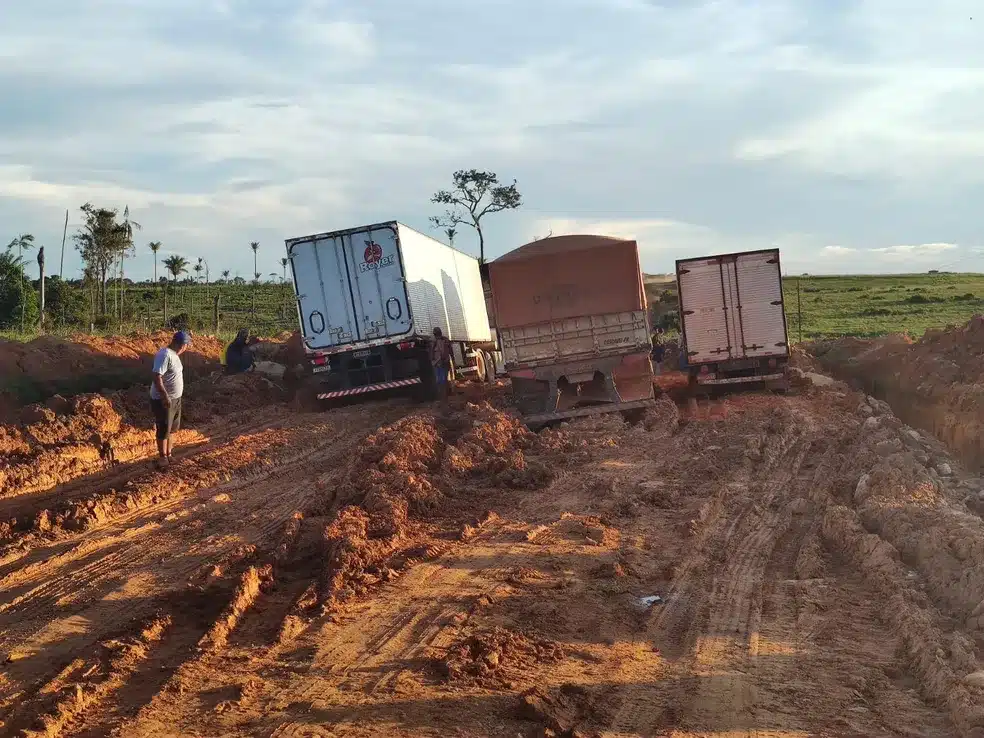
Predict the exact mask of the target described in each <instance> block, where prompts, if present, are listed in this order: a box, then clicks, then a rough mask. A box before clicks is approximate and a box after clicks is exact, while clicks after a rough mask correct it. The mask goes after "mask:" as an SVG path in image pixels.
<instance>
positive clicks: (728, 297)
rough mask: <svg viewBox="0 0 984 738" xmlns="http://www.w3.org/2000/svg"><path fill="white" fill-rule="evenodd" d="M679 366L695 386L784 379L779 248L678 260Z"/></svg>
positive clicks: (771, 383) (784, 382)
mask: <svg viewBox="0 0 984 738" xmlns="http://www.w3.org/2000/svg"><path fill="white" fill-rule="evenodd" d="M676 276H677V291H678V295H679V300H680V329H681V332H682V334H683V335H682V343H683V351H682V352H681V367H682V368H683V369H684V370H685V371H687V372H688V373H689V374H690V378H691V384H692V385H697V386H707V387H713V386H720V385H740V384H748V383H752V382H759V383H764V384H765V385H766V386H767V387H769V388H771V389H786V388H787V387H788V384H789V379H788V374H787V372H788V363H789V339H788V337H787V333H786V311H785V306H784V304H783V297H782V271H781V266H780V262H779V249H764V250H761V251H746V252H743V253H738V254H725V255H723V256H702V257H698V258H693V259H679V260H677V262H676Z"/></svg>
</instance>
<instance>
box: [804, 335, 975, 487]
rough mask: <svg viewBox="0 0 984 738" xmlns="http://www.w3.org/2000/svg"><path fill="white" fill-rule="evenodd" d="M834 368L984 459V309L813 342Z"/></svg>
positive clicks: (970, 460) (967, 456)
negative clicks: (865, 336)
mask: <svg viewBox="0 0 984 738" xmlns="http://www.w3.org/2000/svg"><path fill="white" fill-rule="evenodd" d="M810 352H811V353H812V354H813V356H815V357H816V359H817V360H818V361H819V363H820V364H821V365H822V366H823V367H824V368H825V369H826V370H827V371H830V372H831V373H833V374H834V375H836V376H838V377H840V378H842V379H845V380H847V381H849V382H851V383H852V384H854V385H855V386H857V387H859V388H862V389H864V390H865V391H866V392H868V393H870V394H871V395H874V396H875V397H877V398H879V399H881V400H884V401H885V402H887V403H888V404H889V405H891V406H892V407H893V408H894V410H895V413H896V414H897V415H898V416H899V417H900V418H902V419H903V420H905V421H906V422H907V423H909V424H910V425H913V426H916V427H918V428H923V429H925V430H927V431H929V432H931V433H933V434H934V435H935V436H936V437H937V438H938V439H939V440H941V441H943V442H944V443H946V444H947V445H948V446H949V447H950V448H952V449H953V450H954V452H955V453H957V454H958V455H959V456H960V458H961V459H962V460H963V462H964V463H965V464H967V465H968V466H971V467H973V468H976V469H980V468H982V465H984V453H982V451H984V316H976V317H975V318H973V319H972V320H970V321H969V322H968V323H967V324H966V325H964V326H962V327H960V328H953V329H950V330H946V331H943V330H930V331H927V332H926V334H925V335H924V336H923V338H921V339H920V340H918V341H915V342H912V341H910V340H909V339H908V338H906V337H905V336H890V337H887V338H881V339H873V340H861V339H856V338H846V339H839V340H836V341H821V342H817V343H815V344H813V345H812V346H810Z"/></svg>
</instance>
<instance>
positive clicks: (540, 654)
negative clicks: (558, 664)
mask: <svg viewBox="0 0 984 738" xmlns="http://www.w3.org/2000/svg"><path fill="white" fill-rule="evenodd" d="M564 658H565V653H564V649H563V648H562V647H561V646H560V644H558V643H555V642H553V641H546V640H542V639H537V638H529V637H527V636H525V635H523V634H522V633H515V632H513V631H510V630H506V629H504V628H498V627H495V628H491V629H489V630H483V631H480V632H477V633H473V634H471V635H469V636H467V637H466V638H463V639H461V640H460V641H458V642H457V643H455V644H454V645H453V646H451V647H450V648H449V649H448V650H447V652H446V653H445V654H444V656H443V657H441V658H440V659H439V660H438V664H437V667H438V671H439V673H440V674H441V675H442V676H443V677H444V679H445V680H446V681H448V682H453V683H457V684H469V685H471V684H474V685H477V686H480V687H485V688H486V689H501V688H503V687H505V686H507V685H508V683H509V682H510V681H511V680H512V679H515V678H516V677H519V676H522V674H523V673H524V672H525V671H527V670H529V669H531V668H533V667H535V666H536V665H538V664H545V663H551V662H555V661H562V660H563V659H564Z"/></svg>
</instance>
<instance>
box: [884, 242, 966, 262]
mask: <svg viewBox="0 0 984 738" xmlns="http://www.w3.org/2000/svg"><path fill="white" fill-rule="evenodd" d="M958 248H960V247H959V246H957V244H955V243H918V244H908V245H898V246H883V247H881V248H877V249H869V251H870V252H871V253H873V254H881V255H883V256H885V257H888V258H892V259H916V258H920V257H935V256H938V255H940V254H942V253H946V252H950V251H954V250H956V249H958Z"/></svg>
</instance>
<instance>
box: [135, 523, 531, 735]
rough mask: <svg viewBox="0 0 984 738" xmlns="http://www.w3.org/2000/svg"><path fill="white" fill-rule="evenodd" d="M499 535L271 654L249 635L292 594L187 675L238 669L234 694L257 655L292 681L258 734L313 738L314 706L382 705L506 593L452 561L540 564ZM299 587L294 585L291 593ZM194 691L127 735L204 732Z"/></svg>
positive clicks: (474, 542)
mask: <svg viewBox="0 0 984 738" xmlns="http://www.w3.org/2000/svg"><path fill="white" fill-rule="evenodd" d="M500 533H501V530H500V528H499V527H498V526H497V525H495V524H493V525H489V526H488V528H486V529H484V530H483V531H482V532H480V533H479V534H478V535H476V536H475V537H473V538H471V539H470V540H469V541H468V542H467V543H461V544H458V545H456V546H454V547H451V548H450V549H449V550H446V551H445V552H444V553H443V554H441V555H439V556H438V557H437V558H436V559H433V560H432V561H424V562H418V563H416V564H413V565H412V567H411V568H410V569H408V570H407V572H406V573H404V574H403V575H402V576H400V577H399V578H398V579H396V580H395V581H393V582H391V583H389V584H384V585H382V587H381V588H380V589H379V590H378V591H376V592H374V593H373V594H372V595H371V600H370V601H362V600H359V601H355V602H353V603H351V604H350V605H348V606H346V608H344V610H343V611H342V612H341V613H340V614H337V615H330V616H327V617H320V618H316V619H315V620H313V621H308V622H307V624H306V625H305V626H304V627H303V628H302V629H301V632H300V633H296V634H294V637H292V638H291V639H290V640H289V641H288V642H283V641H282V640H280V639H279V638H278V639H277V640H275V641H274V642H273V643H270V642H269V640H266V641H265V642H264V643H263V649H262V655H258V654H257V651H256V646H257V643H258V641H260V640H262V638H256V637H254V636H253V635H252V634H249V633H248V631H249V630H250V629H251V628H252V629H257V630H259V631H262V632H264V633H269V632H270V624H269V622H268V621H266V620H265V619H264V615H269V614H274V613H275V614H277V615H281V616H282V615H284V614H285V613H286V612H287V611H288V610H289V609H290V608H289V606H288V599H289V598H288V597H287V596H285V597H283V598H282V599H281V601H280V602H279V603H276V604H275V605H274V607H273V609H272V613H271V612H270V611H266V612H263V611H262V606H260V607H257V608H256V609H255V610H254V611H253V612H251V613H250V614H249V615H247V617H246V618H244V620H243V623H242V627H241V630H239V631H237V632H236V633H235V634H234V635H233V636H232V637H231V638H230V641H229V643H230V649H228V651H227V652H226V653H224V654H222V655H221V657H222V658H223V660H222V661H221V662H216V661H215V660H214V659H211V660H209V661H208V662H207V663H206V662H204V661H203V662H201V663H199V664H196V669H195V670H194V671H191V670H189V673H188V679H189V681H193V680H194V679H195V677H196V676H197V678H198V679H199V687H198V688H199V689H201V688H202V686H203V685H204V684H209V683H211V682H212V681H214V680H215V678H216V671H217V670H219V669H221V668H222V667H220V666H219V663H221V664H222V665H223V666H227V667H231V672H232V674H233V676H231V677H230V680H231V681H230V683H229V684H228V685H227V686H228V688H229V691H234V689H233V688H234V687H235V685H236V684H237V683H238V684H241V683H243V682H244V681H248V675H247V674H240V675H238V676H237V675H235V674H234V672H235V667H234V666H233V665H234V664H235V663H236V662H237V661H240V660H242V659H246V658H251V660H252V661H253V662H254V668H253V670H252V673H255V665H256V663H260V664H266V665H267V667H266V669H263V670H265V671H271V670H273V671H277V672H284V670H285V669H286V672H287V675H286V676H285V675H283V674H282V675H281V676H280V678H278V679H274V680H273V682H271V683H270V685H269V686H268V688H267V689H266V690H264V692H263V694H262V697H261V698H260V704H259V705H258V706H256V709H257V710H259V711H260V712H261V713H262V714H264V715H267V716H268V717H267V718H264V719H263V720H262V721H261V722H262V727H261V726H260V725H258V724H256V723H250V732H252V733H254V734H263V735H278V736H280V735H285V736H286V735H293V734H295V732H297V734H298V735H301V734H305V735H306V734H309V733H310V731H312V730H314V729H315V726H314V725H312V724H310V723H308V722H307V721H306V720H305V718H304V717H302V715H303V714H304V713H305V712H306V711H307V710H308V709H312V710H329V711H334V712H337V713H338V715H337V719H338V721H344V716H343V715H342V714H341V713H343V712H344V708H342V707H340V706H339V704H338V698H339V695H341V694H348V693H355V694H360V695H363V696H364V698H368V699H370V700H373V699H377V700H379V701H380V705H381V706H382V703H383V702H385V700H386V699H387V697H388V696H390V695H392V694H393V693H394V691H395V690H398V689H399V685H400V683H401V680H403V679H405V678H409V679H411V680H414V679H416V678H417V677H418V676H419V672H420V669H421V668H422V664H424V663H428V664H429V661H430V657H431V656H432V654H433V653H434V652H435V650H437V651H441V650H442V649H443V648H446V647H448V646H450V645H452V644H453V643H454V642H455V640H456V639H457V637H458V635H459V633H460V631H461V628H462V627H463V626H464V625H465V624H466V623H467V621H468V618H469V614H470V613H471V612H473V611H474V609H475V607H476V602H480V601H481V600H482V597H483V596H485V597H488V596H489V595H490V594H491V593H492V592H493V591H494V590H497V589H498V588H499V587H501V582H499V581H498V580H497V579H493V580H492V581H489V578H488V577H482V576H478V574H487V573H488V571H487V567H485V568H483V569H482V570H479V571H476V570H473V569H471V568H470V567H467V566H460V565H459V566H454V565H449V560H452V559H454V558H455V557H456V555H457V554H459V553H460V552H461V551H462V550H467V551H468V554H469V558H470V557H472V556H474V557H475V558H477V559H481V560H487V561H494V560H495V558H496V557H497V556H498V557H501V556H513V555H518V556H521V557H524V560H525V558H529V559H530V560H531V561H532V560H533V559H534V558H535V552H533V551H530V550H529V546H528V545H526V546H525V549H524V545H523V544H511V545H510V544H503V543H502V542H500V541H497V540H496V539H497V537H498V536H499V534H500ZM292 568H293V565H292ZM298 590H299V587H298V586H296V585H295V586H294V587H293V589H292V590H291V591H292V592H293V593H296V592H297V591H298ZM450 593H453V594H450ZM285 594H286V593H285ZM274 596H275V595H274ZM236 647H238V648H239V649H240V650H239V651H237V650H236ZM298 659H300V660H298ZM290 675H296V676H297V677H298V678H296V679H295V678H291V676H290ZM188 695H189V696H182V695H181V694H179V693H177V692H175V691H174V690H171V691H170V692H167V693H164V692H162V693H161V695H160V698H159V699H158V700H156V701H155V703H151V704H149V705H148V706H147V708H145V709H144V711H143V713H142V715H141V716H139V717H138V718H137V719H136V720H134V721H133V722H132V723H130V724H128V725H127V734H128V735H133V736H151V735H157V734H159V731H160V729H161V726H162V725H163V724H164V718H163V716H164V715H171V716H184V718H185V719H186V720H188V722H189V724H190V723H195V724H196V725H197V726H198V727H199V728H200V726H201V719H202V716H201V715H199V714H196V712H197V708H196V705H198V704H200V698H197V697H196V696H195V692H194V690H191V691H189V692H188ZM294 716H296V717H294ZM173 719H175V720H177V718H173ZM181 724H182V723H181V722H180V721H178V722H174V723H172V725H181ZM215 729H216V730H219V728H218V727H216V728H215ZM298 731H299V732H298ZM305 731H307V732H305Z"/></svg>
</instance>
